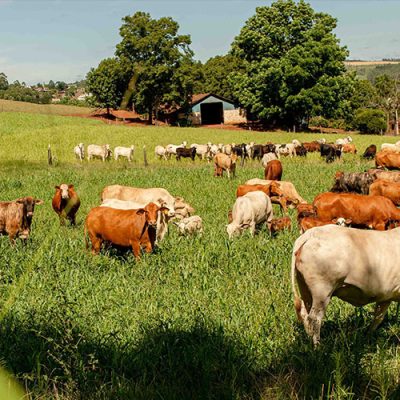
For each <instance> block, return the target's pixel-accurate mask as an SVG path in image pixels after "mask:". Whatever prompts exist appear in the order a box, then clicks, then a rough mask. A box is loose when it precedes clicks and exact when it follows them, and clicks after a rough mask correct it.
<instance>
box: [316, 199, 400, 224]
mask: <svg viewBox="0 0 400 400" xmlns="http://www.w3.org/2000/svg"><path fill="white" fill-rule="evenodd" d="M313 205H314V207H315V208H316V211H317V217H318V218H319V219H320V220H322V221H332V220H333V219H335V218H340V217H343V218H345V219H351V220H352V223H353V224H354V225H356V226H357V227H364V228H372V229H376V230H381V231H383V230H385V229H386V228H387V226H388V224H389V222H390V221H400V210H398V209H397V208H396V206H395V205H394V204H393V203H392V201H391V200H389V199H387V198H386V197H383V196H364V195H361V194H354V193H331V192H327V193H321V194H320V195H318V196H317V197H316V198H315V199H314V202H313Z"/></svg>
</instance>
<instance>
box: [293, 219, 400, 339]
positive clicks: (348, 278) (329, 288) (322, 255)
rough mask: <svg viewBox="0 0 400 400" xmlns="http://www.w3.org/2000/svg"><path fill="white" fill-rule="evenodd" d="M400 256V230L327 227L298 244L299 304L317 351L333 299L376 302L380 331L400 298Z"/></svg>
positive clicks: (295, 260) (356, 303)
mask: <svg viewBox="0 0 400 400" xmlns="http://www.w3.org/2000/svg"><path fill="white" fill-rule="evenodd" d="M397 243H398V244H399V246H397ZM338 249H346V251H338ZM399 257H400V228H397V229H393V230H391V231H387V232H374V231H363V230H359V229H351V228H346V229H345V228H342V227H339V226H333V225H328V226H323V227H320V228H315V229H312V230H310V231H308V232H306V233H305V234H304V235H302V236H300V237H299V238H298V239H297V240H296V242H295V244H294V246H293V252H292V266H291V280H292V290H293V295H294V304H295V309H296V313H297V317H298V319H299V321H300V322H302V323H303V324H304V328H305V330H306V332H307V334H308V335H309V336H310V337H311V338H312V341H313V343H314V345H315V346H316V345H318V344H319V342H320V328H321V323H322V319H323V317H324V314H325V310H326V307H327V306H328V304H329V302H330V300H331V298H332V297H333V296H336V297H339V298H340V299H341V300H343V301H346V302H348V303H350V304H352V305H354V306H356V307H362V306H364V305H366V304H369V303H376V307H375V315H374V320H373V322H372V325H371V329H372V330H374V329H376V328H377V327H378V326H379V324H380V323H381V322H382V321H383V318H384V316H385V314H386V311H387V309H388V307H389V305H390V303H391V302H392V301H399V299H400V298H399V287H400V267H399V263H398V260H399ZM296 283H297V286H298V289H299V290H297V288H296Z"/></svg>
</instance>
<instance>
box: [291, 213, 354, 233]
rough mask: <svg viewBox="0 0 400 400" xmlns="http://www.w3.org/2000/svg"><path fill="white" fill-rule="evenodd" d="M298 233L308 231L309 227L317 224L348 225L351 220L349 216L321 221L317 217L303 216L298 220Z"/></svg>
mask: <svg viewBox="0 0 400 400" xmlns="http://www.w3.org/2000/svg"><path fill="white" fill-rule="evenodd" d="M298 223H299V228H300V233H301V234H303V233H304V232H306V231H308V230H309V229H311V228H315V227H317V226H325V225H330V224H331V225H339V226H350V225H351V223H352V220H351V219H350V218H347V219H345V218H343V217H340V218H334V219H333V220H332V221H322V220H321V219H319V218H317V217H312V216H310V217H303V218H301V219H299V220H298Z"/></svg>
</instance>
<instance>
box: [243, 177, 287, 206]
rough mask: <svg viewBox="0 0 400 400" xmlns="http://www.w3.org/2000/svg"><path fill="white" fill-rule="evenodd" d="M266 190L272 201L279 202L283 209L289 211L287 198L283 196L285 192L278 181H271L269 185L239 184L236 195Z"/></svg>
mask: <svg viewBox="0 0 400 400" xmlns="http://www.w3.org/2000/svg"><path fill="white" fill-rule="evenodd" d="M257 190H259V191H261V192H264V193H265V194H266V195H267V196H269V197H270V198H271V202H272V203H275V204H279V205H280V207H281V208H282V209H283V211H284V212H285V213H286V212H287V199H286V197H284V196H283V192H282V190H281V189H280V187H279V185H278V184H277V183H276V182H274V181H273V182H271V183H270V184H269V185H239V186H238V188H237V190H236V197H241V196H244V195H245V194H246V193H249V192H255V191H257Z"/></svg>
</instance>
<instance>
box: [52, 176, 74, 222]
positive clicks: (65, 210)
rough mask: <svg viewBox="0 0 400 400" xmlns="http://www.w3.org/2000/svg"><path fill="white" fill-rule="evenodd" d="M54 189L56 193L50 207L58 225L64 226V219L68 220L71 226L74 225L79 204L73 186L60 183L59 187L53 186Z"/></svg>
mask: <svg viewBox="0 0 400 400" xmlns="http://www.w3.org/2000/svg"><path fill="white" fill-rule="evenodd" d="M55 189H56V193H55V194H54V197H53V201H52V203H51V205H52V207H53V210H54V211H55V212H56V214H57V215H58V217H59V219H60V225H65V219H68V220H69V221H70V222H71V225H75V215H76V213H77V212H78V210H79V207H80V205H81V202H80V200H79V196H78V195H77V193H76V192H75V190H74V185H67V184H65V183H62V184H61V185H59V186H55Z"/></svg>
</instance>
